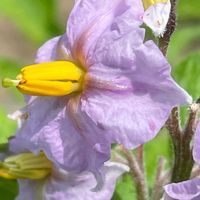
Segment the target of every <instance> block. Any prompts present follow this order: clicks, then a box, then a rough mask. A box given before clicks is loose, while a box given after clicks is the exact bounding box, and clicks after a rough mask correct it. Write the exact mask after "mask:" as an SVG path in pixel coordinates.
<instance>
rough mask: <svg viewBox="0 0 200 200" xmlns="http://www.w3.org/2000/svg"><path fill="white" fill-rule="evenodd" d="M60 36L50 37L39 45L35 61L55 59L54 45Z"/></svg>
mask: <svg viewBox="0 0 200 200" xmlns="http://www.w3.org/2000/svg"><path fill="white" fill-rule="evenodd" d="M59 40H60V36H58V37H55V38H53V39H50V40H49V41H47V42H45V44H44V45H43V46H41V47H40V48H39V49H38V51H37V55H36V59H35V63H42V62H51V61H53V60H54V59H55V54H56V47H57V44H58V41H59Z"/></svg>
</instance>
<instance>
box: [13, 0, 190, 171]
mask: <svg viewBox="0 0 200 200" xmlns="http://www.w3.org/2000/svg"><path fill="white" fill-rule="evenodd" d="M143 13H144V10H143V5H142V3H141V1H139V0H138V1H135V0H134V1H133V0H127V1H126V0H113V1H108V0H102V1H99V0H79V1H76V3H75V5H74V8H73V10H72V12H71V14H70V16H69V19H68V23H67V31H66V33H65V34H64V35H62V36H60V37H56V38H53V39H51V40H50V41H48V42H47V43H45V44H44V45H43V46H42V47H41V48H40V49H39V51H38V53H37V58H36V63H44V62H52V61H56V60H59V61H61V60H62V61H63V60H65V61H71V62H72V63H73V64H74V65H75V66H79V68H81V69H82V70H83V71H84V73H83V74H84V75H80V77H81V81H80V80H78V83H77V82H76V84H78V87H79V88H78V90H76V91H77V92H72V93H71V94H69V95H65V96H62V97H31V98H28V105H27V107H26V108H25V109H24V110H26V114H25V116H26V118H27V119H26V122H25V123H24V125H23V126H22V128H21V129H20V130H19V131H18V133H17V135H16V140H18V141H19V143H20V142H21V143H24V145H25V149H26V150H29V151H32V152H35V153H38V152H39V151H44V152H45V154H46V155H47V156H48V158H49V159H50V160H52V161H53V162H55V163H56V164H57V166H60V167H62V168H63V169H65V170H67V171H76V172H81V171H84V170H90V171H93V172H95V171H96V170H98V169H99V167H101V166H102V165H103V163H104V162H105V161H106V160H108V159H109V157H110V145H111V144H112V143H120V144H123V145H124V146H125V147H127V148H135V147H137V146H139V145H140V144H143V143H145V142H147V141H149V140H151V139H152V138H153V137H155V136H156V134H157V133H158V132H159V130H160V129H161V128H162V126H163V125H164V123H165V122H166V120H167V118H168V116H169V114H170V111H171V109H172V108H173V107H174V106H177V105H179V104H184V103H187V102H190V101H191V98H190V96H188V94H187V93H186V92H185V91H184V90H183V89H182V88H180V87H179V86H178V85H177V84H176V83H175V82H174V80H173V79H172V77H171V75H170V70H171V68H170V65H169V63H168V62H167V61H166V59H165V57H164V56H163V55H162V53H161V52H160V50H159V49H158V47H157V46H156V45H155V44H154V43H153V41H147V42H145V43H144V33H145V32H144V30H143V29H142V28H140V27H139V26H140V25H141V24H142V17H141V16H142V15H143ZM67 63H68V64H69V62H67ZM53 64H55V67H54V71H55V72H56V67H57V66H56V62H54V63H53ZM57 64H58V63H57ZM61 64H62V63H61ZM38 66H39V67H42V66H43V65H38ZM35 68H37V66H35ZM42 68H43V67H42ZM27 69H28V68H27ZM29 69H30V68H29ZM31 69H32V68H31ZM37 69H38V71H39V69H40V68H37ZM66 69H67V66H66ZM22 73H23V72H22ZM49 73H50V72H49ZM50 74H51V76H52V73H50ZM29 75H30V74H29ZM33 75H35V74H31V75H30V77H31V76H33ZM78 75H79V74H78ZM24 76H25V75H24ZM36 76H37V74H36ZM38 76H39V75H38ZM45 76H46V75H45ZM56 76H57V75H56ZM58 76H61V75H58ZM18 78H19V79H20V78H21V75H20V76H19V77H18ZM40 78H41V77H40ZM43 78H44V77H43ZM53 78H55V77H53ZM48 80H49V79H48ZM53 80H55V79H53ZM26 81H27V82H26ZM18 82H20V81H18ZM21 82H22V83H21V85H18V88H19V87H21V86H22V87H23V86H27V85H26V83H30V82H29V80H25V81H24V80H23V81H21ZM33 82H34V81H33ZM34 83H35V82H34ZM43 83H44V82H42V84H43ZM46 83H48V82H45V87H43V88H42V87H37V88H36V89H35V85H31V90H32V89H33V88H34V89H35V90H37V92H38V90H39V89H41V88H42V89H43V91H42V92H44V93H45V94H46V93H48V92H51V89H49V88H51V84H55V81H50V83H51V84H50V85H49V87H47V86H48V85H46ZM71 83H72V84H71ZM17 84H18V83H17ZM23 84H24V85H23ZM37 84H38V82H37ZM60 84H64V82H63V81H62V82H59V83H58V85H56V86H55V87H57V86H59V89H60ZM73 84H75V83H74V82H73V81H72V82H70V85H69V86H70V87H69V88H70V89H71V85H73ZM80 85H81V86H80ZM33 86H34V87H33ZM43 86H44V85H43ZM44 88H46V89H44ZM80 88H81V89H80ZM21 89H22V88H21ZM29 89H30V88H29ZM61 89H62V88H61ZM76 89H77V88H76ZM22 90H23V91H25V93H30V91H28V92H27V91H26V89H24V88H23V89H22ZM72 90H74V88H73V89H72ZM39 92H41V91H39ZM53 92H54V93H57V92H58V91H57V90H53ZM67 92H69V91H67ZM58 95H59V94H58ZM11 149H12V150H13V151H15V152H19V151H21V145H17V144H16V143H15V142H14V141H13V142H12V141H11Z"/></svg>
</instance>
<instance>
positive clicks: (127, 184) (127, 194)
mask: <svg viewBox="0 0 200 200" xmlns="http://www.w3.org/2000/svg"><path fill="white" fill-rule="evenodd" d="M128 199H132V200H134V199H136V196H135V189H134V185H133V180H132V178H131V176H130V175H129V174H128V173H127V174H125V175H124V176H122V178H121V179H120V180H119V182H118V184H117V186H116V190H115V193H114V195H113V198H112V200H128Z"/></svg>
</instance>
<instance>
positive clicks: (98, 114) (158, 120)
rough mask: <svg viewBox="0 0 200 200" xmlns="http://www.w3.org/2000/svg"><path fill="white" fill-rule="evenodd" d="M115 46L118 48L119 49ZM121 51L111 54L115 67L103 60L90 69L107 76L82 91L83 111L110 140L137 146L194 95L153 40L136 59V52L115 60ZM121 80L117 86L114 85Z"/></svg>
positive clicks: (156, 130) (152, 135)
mask: <svg viewBox="0 0 200 200" xmlns="http://www.w3.org/2000/svg"><path fill="white" fill-rule="evenodd" d="M119 44H121V43H119ZM124 47H126V48H124V52H125V51H128V52H131V49H129V48H132V47H131V46H128V45H127V46H124ZM110 48H112V45H111V47H110ZM113 49H116V52H117V48H116V47H115V48H113ZM119 49H121V48H120V45H119ZM116 52H115V54H114V55H113V58H112V57H109V58H107V59H108V63H109V67H108V66H103V65H102V64H98V65H94V66H92V67H91V70H89V72H88V79H91V80H92V79H93V78H94V76H97V77H101V79H100V80H99V82H98V78H96V79H97V81H96V82H97V83H94V82H92V81H91V83H90V85H89V88H88V90H87V91H85V92H84V94H83V95H82V98H81V101H82V111H83V112H85V113H86V115H88V116H89V117H90V118H91V119H92V120H93V121H94V123H96V124H97V126H98V127H99V128H101V129H103V130H104V132H105V133H106V137H107V138H108V140H109V141H110V142H117V143H121V144H124V145H125V146H126V147H128V148H133V147H137V146H139V145H141V144H143V143H145V142H147V141H148V140H150V139H152V138H153V137H154V136H155V135H156V134H157V133H158V131H159V130H160V129H161V128H162V126H163V125H164V123H165V122H166V120H167V118H168V117H169V114H170V111H171V109H172V108H173V107H175V106H177V105H180V104H184V103H188V102H191V97H190V96H189V95H188V94H187V93H186V92H185V91H184V90H183V89H182V88H180V87H179V86H178V85H177V84H176V83H175V82H174V80H173V79H172V77H171V75H170V65H169V64H168V63H167V61H166V59H165V58H164V56H163V55H162V53H161V52H160V50H159V49H158V48H157V47H156V45H155V44H154V43H153V42H147V43H146V44H145V45H140V46H139V47H137V48H136V49H135V52H133V53H134V56H133V57H132V60H131V56H129V55H132V53H130V54H129V53H127V55H128V56H127V57H125V56H123V57H120V58H118V59H116V60H115V59H114V58H115V57H118V55H119V54H118V53H116ZM108 53H110V51H108ZM110 54H112V53H110ZM124 54H125V53H124ZM152 58H153V59H152ZM104 59H105V58H104ZM114 60H115V61H114ZM131 61H132V63H131ZM112 63H113V65H112ZM123 63H125V64H126V63H128V64H129V65H125V66H124V65H123ZM104 64H106V62H104ZM110 66H112V67H110ZM127 66H129V67H127ZM100 68H101V69H100ZM110 70H111V72H112V73H113V71H114V73H113V74H114V75H111V73H110ZM103 71H104V74H105V75H103V73H102V72H103ZM117 74H118V76H117ZM107 75H109V76H110V81H109V82H108V81H107V80H108V77H107ZM104 77H105V78H104ZM102 79H103V80H102ZM118 79H119V80H118ZM104 80H106V81H104ZM122 80H124V83H122V84H121V82H122ZM88 81H90V80H88ZM116 82H117V83H118V85H119V86H118V87H117V88H115V87H114V85H116ZM105 83H107V84H105ZM92 84H93V85H92ZM99 85H101V86H102V88H100V87H99ZM112 85H113V88H112ZM120 86H121V88H120ZM125 86H127V88H126V87H125ZM92 87H93V88H94V89H92ZM101 89H102V90H101Z"/></svg>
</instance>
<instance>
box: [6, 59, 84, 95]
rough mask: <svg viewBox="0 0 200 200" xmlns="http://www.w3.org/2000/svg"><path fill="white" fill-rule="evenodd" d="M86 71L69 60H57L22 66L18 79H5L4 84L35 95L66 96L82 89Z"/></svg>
mask: <svg viewBox="0 0 200 200" xmlns="http://www.w3.org/2000/svg"><path fill="white" fill-rule="evenodd" d="M83 75H84V72H83V71H82V70H81V69H80V68H79V67H77V66H76V65H75V64H74V63H72V62H69V61H55V62H49V63H41V64H35V65H30V66H26V67H24V68H22V70H21V73H20V74H19V75H18V76H17V77H16V79H17V80H11V79H8V78H6V79H4V80H3V84H2V85H3V86H4V87H9V86H16V87H17V88H18V89H19V90H20V92H22V93H24V94H29V95H35V96H64V95H67V94H70V93H72V92H77V91H80V90H81V88H82V87H81V84H82V80H83Z"/></svg>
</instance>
